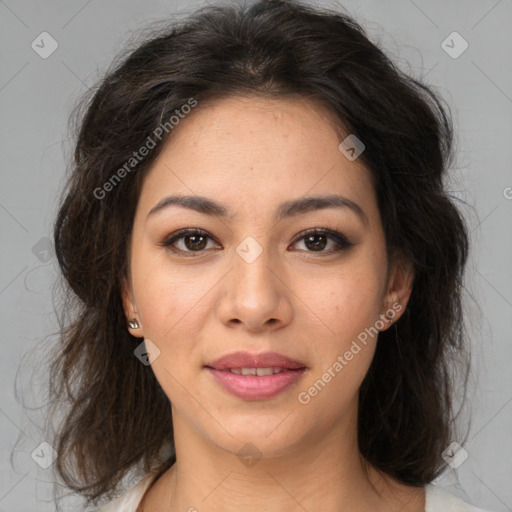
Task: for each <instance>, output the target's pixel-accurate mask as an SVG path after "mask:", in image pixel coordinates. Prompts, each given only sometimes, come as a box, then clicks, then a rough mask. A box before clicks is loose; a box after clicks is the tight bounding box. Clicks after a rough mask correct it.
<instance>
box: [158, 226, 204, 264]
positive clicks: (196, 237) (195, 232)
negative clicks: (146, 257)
mask: <svg viewBox="0 0 512 512" xmlns="http://www.w3.org/2000/svg"><path fill="white" fill-rule="evenodd" d="M208 239H210V240H213V238H212V237H211V236H210V235H209V234H208V233H207V232H206V231H203V230H202V229H197V228H195V229H189V228H187V229H180V230H179V231H176V233H173V234H172V235H171V236H170V237H168V238H166V239H165V240H164V241H163V242H162V243H161V244H160V245H162V246H164V247H169V248H170V249H171V250H172V251H174V252H181V253H192V254H188V255H187V256H192V257H194V256H195V254H193V253H194V252H197V253H200V252H202V251H203V250H204V249H207V248H208V249H209V248H211V247H207V245H208V243H207V240H208ZM176 242H182V243H181V247H177V246H175V243H176Z"/></svg>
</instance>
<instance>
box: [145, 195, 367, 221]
mask: <svg viewBox="0 0 512 512" xmlns="http://www.w3.org/2000/svg"><path fill="white" fill-rule="evenodd" d="M169 206H181V207H183V208H188V209H190V210H194V211H196V212H199V213H203V214H205V215H210V216H215V217H222V218H233V216H234V215H233V214H232V213H231V212H230V211H229V209H228V208H226V207H225V206H223V205H222V204H220V203H217V202H216V201H213V200H212V199H208V198H207V197H203V196H185V195H170V196H166V197H164V198H163V199H161V200H160V201H159V202H158V203H157V204H156V205H155V206H153V208H151V210H150V211H149V213H148V215H147V218H149V217H150V216H152V215H154V214H156V213H157V212H160V211H162V210H163V209H165V208H168V207H169ZM324 208H348V209H350V210H352V211H353V212H354V213H356V214H357V216H358V217H359V218H360V219H361V220H362V221H363V223H364V224H365V225H367V224H368V218H367V216H366V214H365V212H364V210H363V209H362V208H361V207H360V206H359V205H358V204H357V203H355V202H354V201H352V200H350V199H348V198H346V197H342V196H339V195H327V196H310V197H303V198H300V199H294V200H292V201H286V202H284V203H281V204H280V205H279V207H278V209H277V211H276V213H275V215H274V222H279V221H281V220H283V219H286V218H289V217H294V216H296V215H301V214H304V213H308V212H311V211H314V210H321V209H324Z"/></svg>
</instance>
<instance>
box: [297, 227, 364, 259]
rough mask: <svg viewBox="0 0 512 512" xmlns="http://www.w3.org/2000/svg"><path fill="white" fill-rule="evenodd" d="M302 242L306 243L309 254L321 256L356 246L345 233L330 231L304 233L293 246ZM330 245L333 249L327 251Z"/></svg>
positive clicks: (318, 230)
mask: <svg viewBox="0 0 512 512" xmlns="http://www.w3.org/2000/svg"><path fill="white" fill-rule="evenodd" d="M301 241H304V242H303V243H304V246H305V247H306V249H305V250H306V251H307V252H318V253H321V254H332V253H334V252H338V251H341V250H343V249H348V248H350V247H352V246H353V245H355V244H353V243H352V242H350V241H349V240H348V238H347V237H346V236H345V235H344V234H343V233H339V232H338V231H332V230H330V229H313V230H309V231H307V232H303V233H301V234H300V238H298V239H297V241H296V242H294V244H293V245H296V244H298V243H299V242H301ZM329 243H330V245H331V247H330V248H329V249H328V250H325V248H326V247H328V245H329Z"/></svg>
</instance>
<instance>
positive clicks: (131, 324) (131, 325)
mask: <svg viewBox="0 0 512 512" xmlns="http://www.w3.org/2000/svg"><path fill="white" fill-rule="evenodd" d="M128 327H129V328H130V329H138V328H139V327H140V325H139V322H137V319H136V318H134V319H132V320H130V321H129V322H128Z"/></svg>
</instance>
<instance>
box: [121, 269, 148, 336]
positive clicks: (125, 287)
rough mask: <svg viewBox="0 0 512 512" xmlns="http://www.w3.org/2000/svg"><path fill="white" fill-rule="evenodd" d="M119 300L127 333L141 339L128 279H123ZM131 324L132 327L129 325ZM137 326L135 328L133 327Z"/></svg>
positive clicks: (137, 315)
mask: <svg viewBox="0 0 512 512" xmlns="http://www.w3.org/2000/svg"><path fill="white" fill-rule="evenodd" d="M121 298H122V301H123V309H124V314H125V317H126V326H127V329H128V332H129V333H130V334H131V335H132V336H135V337H137V338H143V337H144V335H143V331H142V324H141V321H140V317H139V312H138V310H137V304H136V303H135V298H134V296H133V290H132V287H131V283H130V281H129V279H128V278H126V277H125V278H124V279H123V282H122V289H121ZM130 324H132V325H130ZM135 324H137V326H135Z"/></svg>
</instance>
